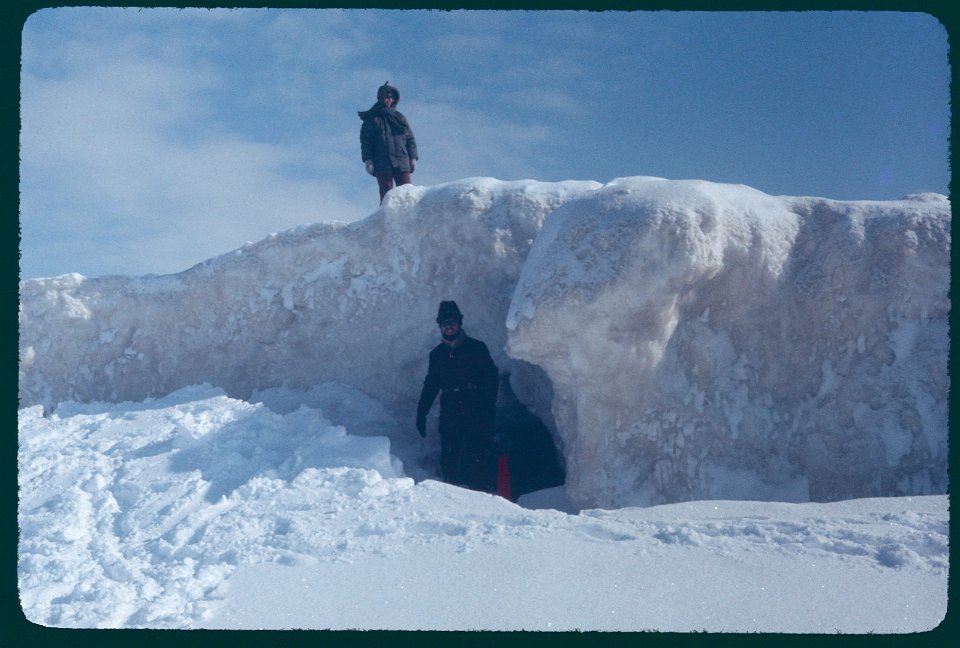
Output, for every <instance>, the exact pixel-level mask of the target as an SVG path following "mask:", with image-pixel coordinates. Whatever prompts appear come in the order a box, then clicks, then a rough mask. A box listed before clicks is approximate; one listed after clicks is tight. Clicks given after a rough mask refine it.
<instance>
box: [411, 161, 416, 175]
mask: <svg viewBox="0 0 960 648" xmlns="http://www.w3.org/2000/svg"><path fill="white" fill-rule="evenodd" d="M416 170H417V160H416V159H412V160H410V173H413V172H414V171H416Z"/></svg>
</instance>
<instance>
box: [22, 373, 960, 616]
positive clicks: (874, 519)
mask: <svg viewBox="0 0 960 648" xmlns="http://www.w3.org/2000/svg"><path fill="white" fill-rule="evenodd" d="M329 393H337V394H339V395H340V396H341V398H340V399H339V403H340V412H339V415H340V416H342V417H346V418H347V419H349V418H351V417H354V418H356V419H357V420H364V417H365V416H366V414H365V413H364V411H361V410H354V409H353V408H355V407H362V404H363V403H364V401H365V397H364V396H362V395H354V396H351V394H350V390H349V389H348V388H345V387H343V386H334V387H333V388H332V392H329ZM284 397H285V398H286V399H287V404H290V403H291V402H293V401H294V400H296V399H298V398H300V396H299V395H298V394H297V393H290V394H281V393H274V394H273V399H274V400H275V401H280V400H283V398H284ZM361 427H362V426H361ZM20 441H21V448H20V475H19V479H20V486H21V501H20V516H19V523H20V531H21V540H20V566H19V571H20V591H21V599H22V604H23V609H24V612H25V613H26V615H27V618H28V619H30V620H31V621H33V622H35V623H38V624H42V625H47V626H57V627H150V628H330V629H374V628H376V629H436V630H462V629H490V630H494V629H495V630H514V629H527V630H570V629H579V630H625V631H628V630H661V631H701V630H709V631H740V632H755V631H764V632H815V633H820V632H822V633H835V632H847V633H864V632H876V633H903V632H915V631H920V630H927V629H930V628H933V627H935V626H936V625H937V624H938V623H939V622H940V621H941V620H942V619H943V617H944V615H945V613H946V604H947V597H946V593H947V572H948V555H947V554H948V549H947V537H948V529H947V527H948V513H947V498H946V496H928V497H909V498H884V499H865V500H851V501H845V502H837V503H831V504H788V503H771V502H767V503H760V502H743V501H740V502H738V501H706V502H690V503H685V504H673V505H665V506H657V507H651V508H623V509H616V510H600V509H596V510H586V511H582V512H580V513H579V515H574V514H569V513H565V512H562V511H560V510H556V509H551V508H541V509H538V508H536V507H541V506H542V507H546V506H559V507H560V508H566V507H569V504H567V503H564V501H563V495H562V493H560V492H556V491H553V492H540V493H535V494H531V495H530V496H528V497H526V498H523V500H522V503H523V504H525V505H526V507H529V508H525V507H523V506H519V505H517V504H513V503H511V502H508V501H507V500H504V499H502V498H500V497H497V496H494V495H486V494H482V493H475V492H471V491H467V490H463V489H460V488H456V487H452V486H448V485H446V484H443V483H440V482H437V481H433V480H425V481H420V482H418V483H417V482H415V481H414V480H413V479H411V478H409V477H403V476H400V474H401V471H402V466H400V465H398V464H397V459H396V457H393V456H391V455H390V454H389V452H388V450H389V444H388V443H387V440H386V438H385V437H380V436H358V435H353V434H350V429H349V427H348V428H347V429H344V427H343V426H339V425H333V424H331V423H330V422H329V420H328V419H327V418H326V417H325V415H324V413H323V412H322V411H321V410H317V409H313V408H309V407H305V406H303V407H298V408H297V409H295V410H293V411H291V412H289V413H286V414H280V413H277V412H275V411H272V410H270V409H269V408H268V407H267V406H266V405H264V404H262V403H251V402H245V401H240V400H236V399H231V398H229V397H227V396H225V395H224V394H223V392H222V391H220V390H218V389H214V388H212V387H209V386H199V387H191V388H186V389H183V390H180V391H177V392H175V393H173V394H171V395H169V396H166V397H163V398H160V399H156V400H147V401H144V402H141V403H114V404H108V403H90V404H83V405H81V404H76V403H64V404H61V405H60V407H59V408H58V409H57V412H56V413H55V414H53V415H52V416H48V417H46V418H45V417H43V416H42V408H41V407H40V406H34V407H31V408H27V409H25V410H22V411H21V415H20Z"/></svg>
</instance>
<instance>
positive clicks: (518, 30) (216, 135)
mask: <svg viewBox="0 0 960 648" xmlns="http://www.w3.org/2000/svg"><path fill="white" fill-rule="evenodd" d="M949 74H950V71H949V66H948V60H947V32H946V30H945V29H944V27H943V26H942V25H940V24H939V23H938V22H937V20H936V19H935V18H933V17H932V16H929V15H924V14H917V13H893V12H802V13H772V12H754V13H738V12H720V13H704V12H630V13H620V12H567V11H564V12H556V11H553V12H537V11H529V12H525V11H475V12H463V11H457V12H440V11H384V10H314V9H306V10H279V9H269V10H268V9H260V10H256V9H239V10H226V9H224V10H207V9H194V10H180V9H172V8H171V9H155V10H146V9H144V10H138V9H120V8H95V7H81V8H52V9H44V10H42V11H40V12H38V13H35V14H33V15H32V16H31V17H30V18H29V19H28V20H27V22H26V24H25V26H24V29H23V64H22V74H21V106H22V131H21V215H20V216H21V228H22V243H21V253H22V259H21V276H22V277H24V278H26V277H37V276H53V275H58V274H63V273H67V272H79V273H81V274H84V275H87V276H98V275H103V274H131V275H141V274H148V273H170V272H178V271H181V270H184V269H186V268H188V267H189V266H191V265H193V264H194V263H198V262H200V261H203V260H205V259H207V258H209V257H212V256H216V255H219V254H223V253H226V252H229V251H231V250H233V249H236V248H237V247H240V246H242V245H243V244H244V243H246V242H248V241H257V240H260V239H262V238H264V237H265V236H267V235H269V234H270V233H272V232H278V231H282V230H285V229H289V228H291V227H295V226H297V225H301V224H304V223H312V222H317V221H322V220H355V219H357V218H362V217H364V216H366V215H368V214H369V213H371V212H372V211H374V210H375V209H376V208H377V203H378V196H377V188H376V182H375V181H374V180H373V179H372V178H370V177H369V176H368V175H366V174H365V173H364V171H363V166H362V164H361V161H360V149H359V131H360V120H359V119H358V117H357V114H356V113H357V111H358V110H363V109H367V108H369V107H370V105H371V104H372V103H373V101H374V99H375V93H376V88H377V87H378V86H379V85H380V84H381V83H383V82H384V81H386V80H389V81H390V82H391V84H393V85H396V86H397V87H399V88H400V93H401V101H400V104H399V106H398V108H399V109H400V111H401V112H403V113H404V114H405V115H406V116H407V118H408V119H409V121H410V123H411V125H412V127H413V130H414V133H415V134H416V137H417V142H418V144H419V148H420V158H421V161H420V166H419V167H418V170H417V172H416V173H415V174H414V176H413V180H414V183H415V184H419V185H428V186H429V185H435V184H439V183H442V182H448V181H453V180H458V179H461V178H466V177H475V176H483V177H495V178H500V179H503V180H516V179H526V178H531V179H537V180H547V181H558V180H568V179H574V180H597V181H600V182H606V181H609V180H611V179H613V178H617V177H622V176H633V175H647V176H659V177H665V178H671V179H688V178H698V179H703V180H710V181H715V182H731V183H739V184H746V185H750V186H752V187H755V188H757V189H759V190H761V191H764V192H767V193H770V194H775V195H780V194H785V195H798V196H823V197H828V198H836V199H843V200H857V199H883V200H887V199H889V200H894V199H897V198H900V197H902V196H904V195H906V194H909V193H918V192H926V191H933V192H938V193H944V194H946V193H947V190H948V182H949V177H950V171H949V161H948V139H947V138H948V135H949V119H950V113H949Z"/></svg>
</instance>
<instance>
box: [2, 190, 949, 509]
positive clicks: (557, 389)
mask: <svg viewBox="0 0 960 648" xmlns="http://www.w3.org/2000/svg"><path fill="white" fill-rule="evenodd" d="M949 248H950V205H949V203H948V202H947V200H946V199H945V198H944V197H943V196H938V195H931V194H924V195H921V196H914V197H908V198H905V199H904V200H902V201H896V202H836V201H829V200H824V199H814V198H790V197H772V196H767V195H765V194H762V193H760V192H757V191H755V190H753V189H750V188H748V187H742V186H733V185H718V184H713V183H707V182H695V181H682V182H678V181H666V180H661V179H656V178H626V179H620V180H616V181H613V182H610V183H608V184H606V185H601V184H599V183H595V182H573V181H570V182H563V183H541V182H534V181H518V182H500V181H496V180H492V179H482V178H475V179H467V180H463V181H459V182H455V183H450V184H446V185H441V186H437V187H432V188H423V187H410V186H407V187H401V188H398V189H396V190H394V191H393V192H391V193H390V195H389V196H388V198H387V200H386V201H385V203H384V206H383V208H382V209H380V210H378V211H377V212H375V213H374V214H372V215H371V216H370V217H368V218H366V219H364V220H362V221H359V222H356V223H352V224H335V223H326V224H319V225H312V226H305V227H301V228H297V229H295V230H291V231H288V232H284V233H281V234H278V235H275V236H272V237H270V238H268V239H266V240H264V241H261V242H259V243H256V244H252V245H248V246H246V247H244V248H242V249H240V250H237V251H235V252H233V253H230V254H227V255H224V256H222V257H218V258H215V259H212V260H210V261H208V262H206V263H204V264H201V265H199V266H196V267H194V268H191V269H190V270H187V271H185V272H183V273H180V274H177V275H169V276H161V277H157V276H147V277H101V278H95V279H87V278H83V277H80V276H77V275H69V276H64V277H58V278H51V279H34V280H27V281H24V282H22V283H21V287H20V292H21V314H20V332H21V337H20V360H21V361H20V398H21V405H22V406H27V405H33V404H43V405H45V406H46V407H47V408H52V407H54V406H55V405H56V404H58V403H60V402H63V401H66V400H76V401H91V400H101V401H121V400H132V401H138V400H143V399H144V398H147V397H156V396H161V395H164V394H169V393H171V392H173V391H175V390H177V389H180V388H183V387H187V386H190V385H196V384H201V383H209V384H212V385H216V386H218V387H221V388H223V389H224V390H225V391H226V392H227V393H228V394H229V395H231V396H234V397H239V398H247V397H249V396H250V395H251V394H253V393H254V392H257V391H258V390H267V389H270V388H274V387H281V386H283V387H288V388H303V389H307V388H310V387H311V386H314V385H318V384H322V383H329V382H338V383H343V384H346V385H350V386H351V387H353V388H354V389H357V390H359V391H360V392H363V393H364V394H366V395H368V396H370V397H372V398H374V399H376V400H377V401H379V402H381V403H383V404H384V405H386V406H387V408H389V409H391V410H393V411H396V412H398V413H400V414H403V413H410V415H411V419H412V412H413V407H414V401H415V398H416V394H417V393H418V391H419V388H420V384H421V381H422V378H423V373H424V371H425V368H426V353H427V351H428V350H429V348H430V347H431V346H432V345H433V344H434V343H435V338H436V332H435V330H434V326H433V317H434V315H435V311H436V305H437V303H438V302H439V301H440V300H442V299H451V298H452V299H456V300H457V302H458V303H459V304H460V306H461V308H462V309H463V310H464V312H465V314H466V320H465V328H466V330H467V331H468V332H469V333H471V334H473V335H475V336H477V337H479V338H480V339H483V340H484V341H485V342H487V343H488V345H489V346H490V348H491V351H492V352H493V353H494V358H495V361H496V362H497V364H498V365H499V366H500V367H501V369H503V370H509V371H511V372H512V374H513V381H514V387H515V389H516V391H517V393H518V395H520V396H521V398H523V399H524V400H525V401H526V402H527V403H528V404H529V405H530V406H531V407H532V408H533V409H534V411H536V412H538V413H539V414H541V415H542V416H543V417H544V418H545V419H547V421H548V423H549V424H550V425H551V426H552V427H553V428H554V431H555V433H556V434H557V436H558V438H559V441H560V443H561V445H562V446H563V450H564V454H565V457H566V460H567V466H568V491H569V494H570V496H571V497H572V499H573V500H574V502H575V503H576V504H578V505H579V506H619V505H624V504H650V503H662V502H673V501H681V500H686V499H707V498H739V499H781V500H788V501H805V500H808V499H817V500H820V499H827V500H829V499H840V498H848V497H866V496H882V495H910V494H933V493H942V492H944V491H945V488H946V456H947V455H946V440H947V415H946V395H947V387H948V376H947V369H946V358H947V345H948V338H947V313H948V310H949V301H948V292H947V291H948V287H949Z"/></svg>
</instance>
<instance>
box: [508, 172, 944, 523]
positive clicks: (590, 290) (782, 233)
mask: <svg viewBox="0 0 960 648" xmlns="http://www.w3.org/2000/svg"><path fill="white" fill-rule="evenodd" d="M949 248H950V209H949V203H948V202H947V201H946V199H945V198H944V197H942V196H939V195H929V194H925V195H920V196H914V197H910V198H907V199H904V200H902V201H898V202H834V201H829V200H822V199H811V198H777V197H771V196H767V195H765V194H762V193H760V192H757V191H755V190H752V189H750V188H747V187H741V186H731V185H716V184H710V183H705V182H692V181H691V182H666V181H660V180H656V179H645V178H630V179H623V180H618V181H614V182H612V183H609V184H608V185H606V186H605V187H603V188H602V189H601V190H599V191H596V192H592V193H591V194H589V195H585V196H583V197H581V198H580V199H579V200H575V201H571V202H569V203H567V204H566V205H564V206H563V207H561V208H559V209H558V210H557V211H555V212H554V213H553V214H551V215H550V217H549V218H548V219H547V220H546V222H545V224H544V227H543V229H542V231H541V233H540V235H539V236H538V237H537V240H536V242H535V244H534V246H533V248H532V250H531V252H530V255H529V257H528V259H527V263H526V265H525V266H524V269H523V273H522V274H521V277H520V280H519V282H518V285H517V288H516V292H515V295H514V298H513V302H512V306H511V309H510V312H509V314H508V321H507V326H508V328H509V329H510V335H509V341H508V352H509V353H510V355H512V356H514V357H516V358H520V359H523V360H525V361H527V362H530V363H534V364H536V365H538V366H540V367H542V368H543V369H544V370H545V371H546V373H547V375H548V376H549V378H550V381H551V383H552V388H553V396H552V411H553V415H554V417H555V421H556V426H557V429H558V431H559V434H560V436H561V437H562V438H563V440H564V445H565V455H566V459H567V492H568V495H569V496H570V497H571V499H572V500H573V501H574V503H576V504H578V505H579V506H581V507H588V506H603V507H611V506H622V505H628V504H638V505H647V504H655V503H661V502H676V501H682V500H690V499H709V498H733V499H758V500H766V499H780V500H788V501H805V500H808V499H812V500H836V499H842V498H849V497H866V496H881V495H882V496H888V495H901V494H923V493H942V492H945V489H946V485H947V482H946V480H947V475H946V465H947V391H948V374H947V353H948V329H947V315H948V310H949V301H948V289H949V276H950V272H949V256H950V254H949ZM541 400H542V399H541Z"/></svg>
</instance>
